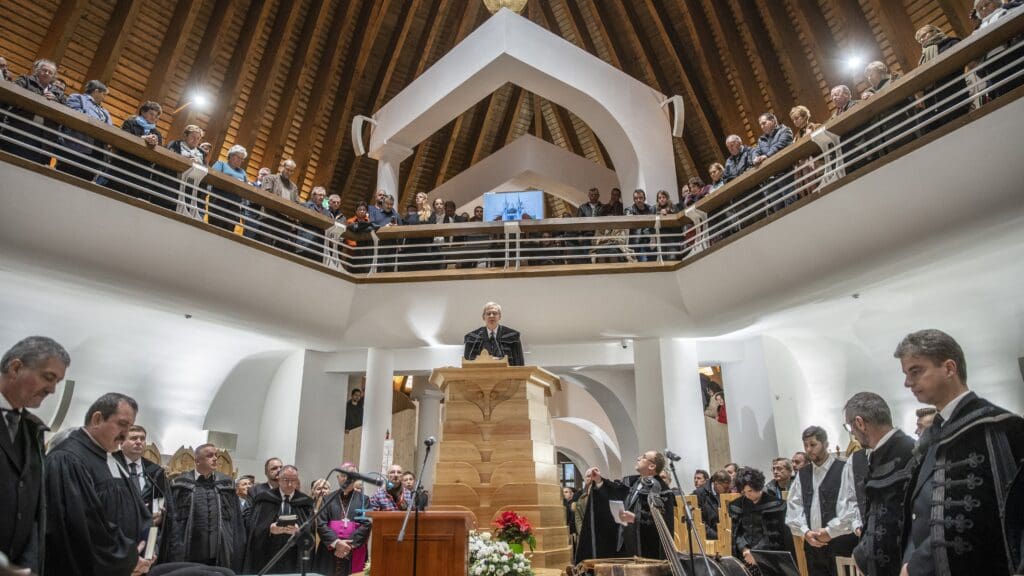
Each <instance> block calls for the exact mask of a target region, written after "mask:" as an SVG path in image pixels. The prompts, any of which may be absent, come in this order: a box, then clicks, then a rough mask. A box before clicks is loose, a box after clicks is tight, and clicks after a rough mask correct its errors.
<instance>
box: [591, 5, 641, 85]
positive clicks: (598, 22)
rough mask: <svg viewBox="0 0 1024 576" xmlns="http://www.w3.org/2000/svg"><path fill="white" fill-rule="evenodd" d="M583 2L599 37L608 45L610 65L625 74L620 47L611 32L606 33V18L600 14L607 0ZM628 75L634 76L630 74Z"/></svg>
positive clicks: (627, 71)
mask: <svg viewBox="0 0 1024 576" xmlns="http://www.w3.org/2000/svg"><path fill="white" fill-rule="evenodd" d="M582 2H585V3H586V4H585V5H586V6H587V9H588V11H589V12H590V16H591V18H592V19H593V20H594V26H596V27H597V31H598V32H599V33H600V34H601V39H602V40H603V42H604V45H605V46H607V47H608V57H609V58H610V59H611V62H610V63H611V65H612V66H615V67H616V68H618V69H619V70H622V71H623V72H625V73H626V74H630V72H629V70H626V68H625V66H624V65H623V62H622V58H623V57H622V49H621V47H620V46H618V41H617V40H615V39H614V38H613V37H612V35H611V34H609V33H608V27H607V26H606V25H605V21H606V18H605V16H604V15H603V14H602V10H601V7H602V6H603V5H604V3H605V2H607V0H582ZM630 76H634V77H635V75H633V74H630Z"/></svg>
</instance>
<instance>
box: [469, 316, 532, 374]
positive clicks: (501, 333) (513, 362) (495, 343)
mask: <svg viewBox="0 0 1024 576" xmlns="http://www.w3.org/2000/svg"><path fill="white" fill-rule="evenodd" d="M463 341H464V343H465V350H463V353H462V356H463V358H465V359H467V360H476V357H477V356H479V355H480V352H481V351H483V350H485V349H486V350H487V353H488V354H490V355H491V356H493V357H495V358H502V357H504V358H508V365H509V366H522V365H523V363H524V361H525V360H524V358H523V343H522V339H521V337H520V335H519V332H518V331H516V330H513V329H512V328H509V327H508V326H504V325H501V324H499V325H498V328H497V334H496V335H495V338H494V339H493V340H492V339H491V338H488V336H487V327H486V326H481V327H479V328H477V329H476V330H473V331H472V332H469V333H468V334H466V336H465V337H464V338H463Z"/></svg>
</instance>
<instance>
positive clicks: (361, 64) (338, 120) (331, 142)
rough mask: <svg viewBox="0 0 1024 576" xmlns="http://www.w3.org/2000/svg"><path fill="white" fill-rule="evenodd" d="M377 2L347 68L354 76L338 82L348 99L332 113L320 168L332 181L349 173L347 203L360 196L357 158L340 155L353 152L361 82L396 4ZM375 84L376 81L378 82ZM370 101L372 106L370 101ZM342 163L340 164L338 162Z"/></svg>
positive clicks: (343, 191)
mask: <svg viewBox="0 0 1024 576" xmlns="http://www.w3.org/2000/svg"><path fill="white" fill-rule="evenodd" d="M374 5H375V6H374V7H375V10H376V13H375V14H374V16H373V17H372V18H371V19H370V25H369V26H368V27H367V28H368V29H367V31H366V34H365V35H364V36H363V39H362V40H363V41H362V42H361V43H360V45H359V51H358V52H357V53H356V54H357V55H358V57H357V58H356V62H355V65H354V66H347V67H346V69H345V71H346V72H348V73H350V74H351V75H350V76H347V77H343V78H342V80H341V82H340V83H339V84H338V90H339V91H341V90H344V92H345V98H344V100H343V102H342V105H341V106H340V107H339V106H335V107H334V110H333V111H332V113H331V120H330V122H329V123H328V126H327V131H326V132H325V133H324V143H323V146H322V147H321V149H320V168H319V169H320V170H321V171H322V173H323V174H324V175H326V176H327V178H329V180H328V182H331V183H332V184H333V183H334V182H335V181H336V180H338V179H339V176H340V175H341V174H344V175H345V178H344V180H343V181H342V182H343V185H342V187H341V188H340V189H339V190H338V193H339V194H341V198H342V202H343V203H344V202H353V204H354V202H357V201H358V199H357V198H358V196H352V191H350V190H349V189H348V186H349V183H350V179H349V178H350V176H352V175H353V174H354V173H355V169H354V168H355V166H356V160H357V158H355V156H354V155H353V156H351V157H344V158H342V157H340V155H341V151H342V149H343V148H344V149H346V150H348V151H350V152H351V150H352V147H351V142H349V143H347V145H346V139H348V138H351V136H350V134H351V131H350V130H349V129H348V128H349V126H350V125H351V123H352V118H354V117H355V112H354V111H355V105H356V97H357V96H358V93H359V92H360V89H359V88H360V86H359V85H360V84H362V83H364V82H366V66H367V64H368V63H369V62H370V56H371V55H372V53H373V46H374V44H376V43H377V40H378V37H379V36H380V34H381V29H382V28H383V27H384V22H385V20H387V16H388V14H389V13H390V12H391V10H392V9H393V6H394V4H393V3H392V0H383V1H381V2H374ZM389 43H390V42H389ZM378 76H379V75H378ZM357 79H358V80H357ZM373 84H376V81H374V82H373ZM372 90H373V89H372V85H371V88H370V90H369V93H370V94H372ZM366 104H367V105H368V104H369V102H367V103H366ZM339 162H340V166H339V165H338V163H339Z"/></svg>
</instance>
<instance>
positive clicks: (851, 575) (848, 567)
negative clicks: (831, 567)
mask: <svg viewBox="0 0 1024 576" xmlns="http://www.w3.org/2000/svg"><path fill="white" fill-rule="evenodd" d="M836 572H837V573H838V574H839V576H864V573H863V572H861V571H860V569H859V568H857V563H856V562H854V561H853V558H846V557H843V556H836Z"/></svg>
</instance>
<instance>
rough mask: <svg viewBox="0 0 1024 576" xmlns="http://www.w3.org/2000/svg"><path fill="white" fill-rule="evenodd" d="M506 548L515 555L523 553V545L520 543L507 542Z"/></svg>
mask: <svg viewBox="0 0 1024 576" xmlns="http://www.w3.org/2000/svg"><path fill="white" fill-rule="evenodd" d="M508 547H509V548H510V549H511V550H512V551H513V552H515V553H516V554H522V553H523V543H522V542H509V543H508Z"/></svg>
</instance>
